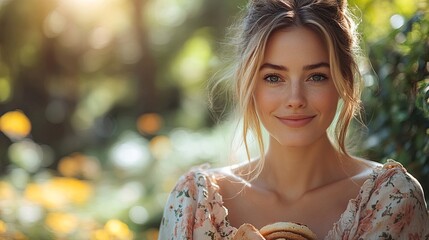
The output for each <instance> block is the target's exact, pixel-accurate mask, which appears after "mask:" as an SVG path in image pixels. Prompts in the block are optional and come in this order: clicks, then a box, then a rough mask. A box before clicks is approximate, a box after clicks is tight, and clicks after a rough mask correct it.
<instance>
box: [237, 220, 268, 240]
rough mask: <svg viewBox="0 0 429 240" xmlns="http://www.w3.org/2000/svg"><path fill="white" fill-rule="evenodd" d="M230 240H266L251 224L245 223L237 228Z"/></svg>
mask: <svg viewBox="0 0 429 240" xmlns="http://www.w3.org/2000/svg"><path fill="white" fill-rule="evenodd" d="M232 240H266V239H265V238H264V237H263V236H262V235H261V234H260V233H259V231H258V229H256V228H255V227H254V226H253V225H252V224H249V223H245V224H243V225H241V226H240V227H239V228H238V231H237V233H236V234H235V235H234V237H233V238H232Z"/></svg>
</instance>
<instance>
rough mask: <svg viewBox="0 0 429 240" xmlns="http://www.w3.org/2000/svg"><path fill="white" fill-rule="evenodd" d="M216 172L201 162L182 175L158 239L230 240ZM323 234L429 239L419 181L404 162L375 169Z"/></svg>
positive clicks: (349, 238) (351, 238) (351, 239)
mask: <svg viewBox="0 0 429 240" xmlns="http://www.w3.org/2000/svg"><path fill="white" fill-rule="evenodd" d="M227 215H228V210H227V209H226V208H225V207H224V206H223V200H222V196H221V195H220V194H219V186H218V185H217V184H216V181H215V176H214V175H213V174H212V173H210V172H209V171H207V170H204V169H202V168H200V169H194V170H191V171H190V172H188V173H187V174H185V175H184V176H182V177H181V179H180V180H179V181H178V183H177V185H176V187H175V188H174V189H173V191H172V192H171V194H170V196H169V199H168V201H167V203H166V205H165V210H164V216H163V218H162V222H161V226H160V235H159V240H192V239H195V240H230V239H232V237H233V236H234V234H235V233H236V231H237V228H235V227H233V226H231V225H230V224H229V222H228V219H227ZM325 239H343V240H360V239H383V240H384V239H385V240H390V239H425V240H429V213H428V211H427V206H426V203H425V201H424V197H423V192H422V189H421V186H420V185H419V184H418V182H417V181H416V180H415V179H414V178H412V177H411V176H410V175H409V174H407V172H406V170H405V169H404V168H403V167H402V165H401V164H399V163H397V162H395V161H392V160H390V161H388V162H387V163H386V164H384V166H383V167H379V168H376V169H374V172H373V174H372V177H371V178H370V179H368V180H366V181H365V183H364V184H363V185H362V187H361V190H360V192H359V195H358V196H357V197H356V199H352V200H350V201H349V204H348V206H347V209H346V211H345V212H344V213H343V214H342V215H341V217H340V219H339V220H338V221H337V222H336V223H335V224H334V226H333V229H331V230H330V231H329V233H328V235H327V236H326V237H325Z"/></svg>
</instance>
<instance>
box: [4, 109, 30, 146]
mask: <svg viewBox="0 0 429 240" xmlns="http://www.w3.org/2000/svg"><path fill="white" fill-rule="evenodd" d="M0 131H2V132H4V134H6V136H8V137H9V138H11V139H12V140H16V139H22V138H24V137H26V136H27V135H28V134H29V133H30V131H31V123H30V120H29V119H28V117H27V116H26V115H25V114H24V113H23V112H21V111H19V110H16V111H11V112H7V113H5V114H4V115H3V116H1V117H0Z"/></svg>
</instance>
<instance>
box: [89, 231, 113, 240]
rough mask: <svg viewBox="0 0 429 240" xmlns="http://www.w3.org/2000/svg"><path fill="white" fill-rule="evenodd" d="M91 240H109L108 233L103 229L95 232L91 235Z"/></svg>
mask: <svg viewBox="0 0 429 240" xmlns="http://www.w3.org/2000/svg"><path fill="white" fill-rule="evenodd" d="M91 240H110V237H109V233H108V232H107V231H106V230H104V229H98V230H95V231H94V232H93V233H92V234H91Z"/></svg>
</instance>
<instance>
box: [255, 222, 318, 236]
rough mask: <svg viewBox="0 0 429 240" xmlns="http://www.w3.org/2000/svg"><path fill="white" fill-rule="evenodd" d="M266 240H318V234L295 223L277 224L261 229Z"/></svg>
mask: <svg viewBox="0 0 429 240" xmlns="http://www.w3.org/2000/svg"><path fill="white" fill-rule="evenodd" d="M259 232H260V233H261V234H262V236H263V237H264V238H265V239H266V240H316V238H317V236H316V234H315V233H314V232H313V231H311V230H310V228H308V227H307V226H306V225H304V224H300V223H293V222H276V223H273V224H269V225H266V226H264V227H262V228H261V229H259Z"/></svg>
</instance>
